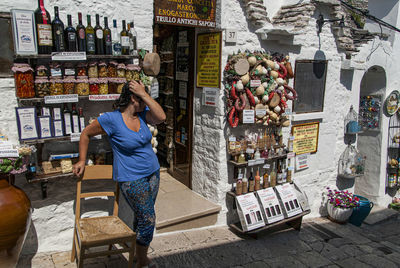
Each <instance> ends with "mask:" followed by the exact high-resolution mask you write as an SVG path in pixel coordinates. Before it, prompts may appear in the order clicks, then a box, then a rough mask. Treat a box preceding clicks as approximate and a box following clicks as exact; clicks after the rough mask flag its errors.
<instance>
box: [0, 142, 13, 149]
mask: <svg viewBox="0 0 400 268" xmlns="http://www.w3.org/2000/svg"><path fill="white" fill-rule="evenodd" d="M11 149H13V145H12V143H11V141H0V150H11Z"/></svg>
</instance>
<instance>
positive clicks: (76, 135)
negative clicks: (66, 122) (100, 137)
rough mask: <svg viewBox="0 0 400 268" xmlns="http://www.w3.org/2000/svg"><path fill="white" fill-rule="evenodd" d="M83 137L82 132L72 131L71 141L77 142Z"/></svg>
mask: <svg viewBox="0 0 400 268" xmlns="http://www.w3.org/2000/svg"><path fill="white" fill-rule="evenodd" d="M80 139H81V133H71V142H77V141H79V140H80Z"/></svg>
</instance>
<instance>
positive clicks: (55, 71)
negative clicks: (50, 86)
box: [50, 68, 62, 77]
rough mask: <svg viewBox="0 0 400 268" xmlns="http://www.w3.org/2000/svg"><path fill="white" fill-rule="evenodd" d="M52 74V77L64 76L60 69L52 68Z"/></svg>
mask: <svg viewBox="0 0 400 268" xmlns="http://www.w3.org/2000/svg"><path fill="white" fill-rule="evenodd" d="M50 73H51V76H52V77H60V76H62V72H61V69H60V68H51V69H50Z"/></svg>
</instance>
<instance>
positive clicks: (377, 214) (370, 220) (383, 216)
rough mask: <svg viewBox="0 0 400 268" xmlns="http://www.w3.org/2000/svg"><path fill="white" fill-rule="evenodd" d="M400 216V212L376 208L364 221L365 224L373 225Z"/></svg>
mask: <svg viewBox="0 0 400 268" xmlns="http://www.w3.org/2000/svg"><path fill="white" fill-rule="evenodd" d="M396 215H399V212H397V211H396V210H393V209H389V208H386V207H380V206H374V207H373V208H372V209H371V212H370V213H369V215H368V217H367V218H366V219H365V220H364V223H366V224H369V225H372V224H376V223H379V222H382V221H385V220H387V219H389V218H391V217H395V216H396Z"/></svg>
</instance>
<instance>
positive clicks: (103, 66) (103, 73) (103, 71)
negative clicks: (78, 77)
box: [98, 61, 108, 77]
mask: <svg viewBox="0 0 400 268" xmlns="http://www.w3.org/2000/svg"><path fill="white" fill-rule="evenodd" d="M98 66H99V67H98V69H99V77H108V70H107V63H105V62H104V61H101V62H99V65H98Z"/></svg>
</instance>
